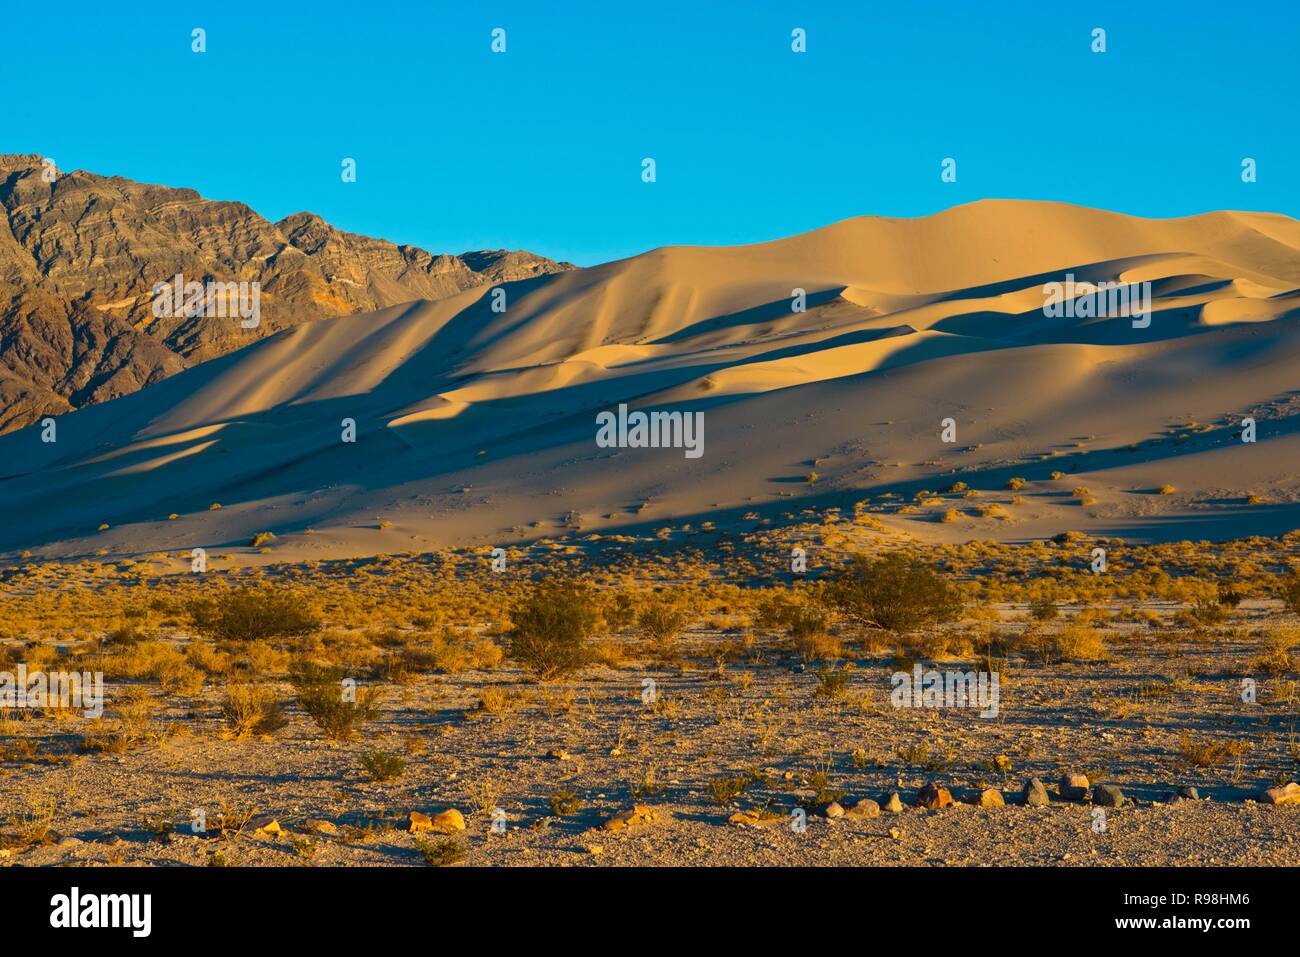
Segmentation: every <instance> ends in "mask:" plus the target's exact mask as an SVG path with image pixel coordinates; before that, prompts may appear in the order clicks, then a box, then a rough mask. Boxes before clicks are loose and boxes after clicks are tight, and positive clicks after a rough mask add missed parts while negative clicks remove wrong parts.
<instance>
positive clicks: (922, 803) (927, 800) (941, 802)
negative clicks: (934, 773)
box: [916, 781, 952, 810]
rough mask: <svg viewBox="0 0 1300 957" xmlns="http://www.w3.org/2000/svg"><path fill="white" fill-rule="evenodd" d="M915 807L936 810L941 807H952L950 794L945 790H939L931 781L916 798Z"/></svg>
mask: <svg viewBox="0 0 1300 957" xmlns="http://www.w3.org/2000/svg"><path fill="white" fill-rule="evenodd" d="M916 806H917V807H924V808H930V809H931V810H937V809H938V808H941V807H951V806H952V793H951V792H950V791H949V790H948V789H947V788H941V787H939V785H937V784H935V783H934V782H933V781H931V782H930V783H929V784H927V785H926V786H925V787H923V788H921V792H920V793H919V794H918V795H917V796H916Z"/></svg>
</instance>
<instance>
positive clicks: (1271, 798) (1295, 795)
mask: <svg viewBox="0 0 1300 957" xmlns="http://www.w3.org/2000/svg"><path fill="white" fill-rule="evenodd" d="M1259 800H1260V803H1262V804H1300V784H1296V783H1295V782H1294V781H1292V782H1291V783H1290V784H1284V785H1283V786H1282V787H1276V788H1269V789H1268V790H1267V791H1265V792H1264V793H1263V794H1261V795H1260V796H1259Z"/></svg>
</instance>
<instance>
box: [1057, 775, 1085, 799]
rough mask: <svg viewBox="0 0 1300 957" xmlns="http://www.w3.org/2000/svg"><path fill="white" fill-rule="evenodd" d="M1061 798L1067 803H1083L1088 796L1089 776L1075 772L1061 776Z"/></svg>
mask: <svg viewBox="0 0 1300 957" xmlns="http://www.w3.org/2000/svg"><path fill="white" fill-rule="evenodd" d="M1060 786H1061V797H1062V799H1064V800H1066V801H1082V800H1083V799H1084V798H1086V797H1087V796H1088V776H1087V775H1086V774H1079V773H1077V772H1074V771H1067V772H1066V773H1065V774H1062V775H1061V785H1060Z"/></svg>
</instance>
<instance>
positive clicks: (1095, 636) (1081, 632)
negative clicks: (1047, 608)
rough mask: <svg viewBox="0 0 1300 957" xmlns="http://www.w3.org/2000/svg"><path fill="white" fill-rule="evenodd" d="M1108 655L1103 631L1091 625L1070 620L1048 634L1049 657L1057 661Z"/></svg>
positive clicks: (1086, 659) (1047, 650)
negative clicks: (1062, 626)
mask: <svg viewBox="0 0 1300 957" xmlns="http://www.w3.org/2000/svg"><path fill="white" fill-rule="evenodd" d="M1106 656H1107V651H1106V642H1105V641H1104V640H1103V638H1102V633H1101V632H1100V631H1098V630H1097V629H1096V628H1093V627H1092V626H1091V625H1087V624H1082V623H1079V622H1070V624H1068V625H1066V626H1065V627H1064V628H1062V629H1060V630H1059V631H1054V632H1049V633H1048V634H1047V643H1046V654H1045V655H1044V657H1045V658H1047V659H1052V660H1057V661H1098V660H1100V659H1102V658H1105V657H1106Z"/></svg>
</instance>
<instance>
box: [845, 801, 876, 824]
mask: <svg viewBox="0 0 1300 957" xmlns="http://www.w3.org/2000/svg"><path fill="white" fill-rule="evenodd" d="M844 816H845V817H852V818H863V819H865V818H872V817H880V805H879V804H877V803H876V802H875V801H872V800H868V799H867V798H863V799H862V800H861V801H859V802H858V803H857V804H855V805H853V807H851V808H849V809H848V810H847V811H845V812H844Z"/></svg>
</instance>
